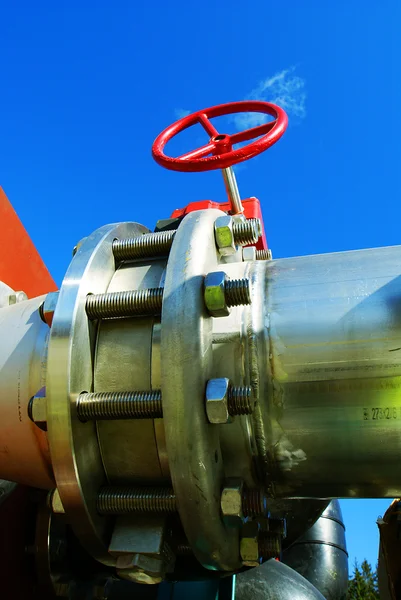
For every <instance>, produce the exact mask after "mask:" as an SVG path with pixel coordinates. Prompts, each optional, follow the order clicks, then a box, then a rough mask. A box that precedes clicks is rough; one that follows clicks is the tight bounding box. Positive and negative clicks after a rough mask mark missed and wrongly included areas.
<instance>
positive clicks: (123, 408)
mask: <svg viewBox="0 0 401 600" xmlns="http://www.w3.org/2000/svg"><path fill="white" fill-rule="evenodd" d="M77 413H78V418H79V419H80V420H81V421H99V420H106V419H109V420H112V419H160V418H161V417H162V416H163V409H162V393H161V390H151V391H145V392H92V393H88V392H84V393H82V394H80V395H79V396H78V400H77Z"/></svg>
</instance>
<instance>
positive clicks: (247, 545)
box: [240, 521, 262, 567]
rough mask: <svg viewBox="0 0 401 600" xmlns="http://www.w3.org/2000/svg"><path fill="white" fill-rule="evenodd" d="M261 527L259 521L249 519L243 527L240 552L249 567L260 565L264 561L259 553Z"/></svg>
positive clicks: (244, 562)
mask: <svg viewBox="0 0 401 600" xmlns="http://www.w3.org/2000/svg"><path fill="white" fill-rule="evenodd" d="M259 529H260V526H259V523H258V522H257V521H249V522H247V523H245V524H244V526H243V528H242V532H241V542H240V554H241V558H242V562H243V564H244V565H245V566H247V567H258V566H259V565H260V564H261V562H262V557H261V556H260V554H259Z"/></svg>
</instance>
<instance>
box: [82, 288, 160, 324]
mask: <svg viewBox="0 0 401 600" xmlns="http://www.w3.org/2000/svg"><path fill="white" fill-rule="evenodd" d="M162 300H163V288H161V287H159V288H150V289H147V290H135V291H128V292H111V293H107V294H91V295H89V296H87V297H86V307H85V308H86V314H87V315H88V317H89V319H91V320H94V319H115V318H119V317H137V316H145V315H157V314H160V312H161V309H162Z"/></svg>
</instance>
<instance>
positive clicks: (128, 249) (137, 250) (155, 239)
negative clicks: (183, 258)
mask: <svg viewBox="0 0 401 600" xmlns="http://www.w3.org/2000/svg"><path fill="white" fill-rule="evenodd" d="M175 234H176V231H175V230H171V231H156V232H155V233H144V234H143V235H138V236H137V237H133V238H127V239H124V240H114V242H113V254H114V258H115V259H116V260H117V261H121V260H134V259H135V258H147V257H150V256H165V255H166V254H168V253H169V251H170V248H171V245H172V243H173V240H174V236H175Z"/></svg>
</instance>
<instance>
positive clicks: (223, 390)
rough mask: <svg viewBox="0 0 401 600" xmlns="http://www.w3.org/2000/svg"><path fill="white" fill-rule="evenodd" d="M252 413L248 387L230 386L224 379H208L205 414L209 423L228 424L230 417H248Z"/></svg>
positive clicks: (227, 380)
mask: <svg viewBox="0 0 401 600" xmlns="http://www.w3.org/2000/svg"><path fill="white" fill-rule="evenodd" d="M252 411H253V400H252V388H251V387H250V386H232V385H231V383H230V380H229V379H227V378H226V377H220V378H217V379H210V380H209V381H208V382H207V385H206V414H207V418H208V420H209V423H214V424H222V423H228V422H229V421H230V416H234V415H249V414H251V413H252Z"/></svg>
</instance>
